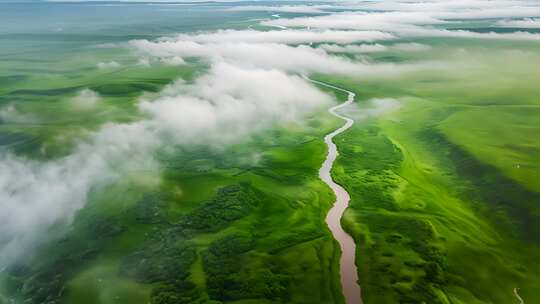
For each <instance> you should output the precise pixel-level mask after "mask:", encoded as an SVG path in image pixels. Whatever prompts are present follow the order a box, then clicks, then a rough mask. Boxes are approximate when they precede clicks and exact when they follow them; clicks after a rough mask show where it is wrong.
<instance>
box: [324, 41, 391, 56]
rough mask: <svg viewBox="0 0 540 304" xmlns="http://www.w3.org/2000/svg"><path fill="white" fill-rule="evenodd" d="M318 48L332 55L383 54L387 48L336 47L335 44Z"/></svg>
mask: <svg viewBox="0 0 540 304" xmlns="http://www.w3.org/2000/svg"><path fill="white" fill-rule="evenodd" d="M319 48H321V49H323V50H325V51H327V52H332V53H358V54H363V53H375V52H384V51H386V50H388V47H386V46H384V45H382V44H377V43H376V44H360V45H354V44H353V45H343V46H342V45H337V44H321V45H319Z"/></svg>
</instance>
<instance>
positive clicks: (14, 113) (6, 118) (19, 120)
mask: <svg viewBox="0 0 540 304" xmlns="http://www.w3.org/2000/svg"><path fill="white" fill-rule="evenodd" d="M36 122H38V119H37V117H35V116H34V115H32V114H26V113H21V112H20V111H19V110H17V108H16V107H15V106H14V105H12V104H10V105H7V106H4V107H2V108H0V123H14V124H26V123H36Z"/></svg>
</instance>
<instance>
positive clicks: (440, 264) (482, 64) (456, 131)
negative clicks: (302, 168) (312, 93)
mask: <svg viewBox="0 0 540 304" xmlns="http://www.w3.org/2000/svg"><path fill="white" fill-rule="evenodd" d="M466 42H467V41H465V43H466ZM432 43H433V44H434V45H437V41H434V42H432ZM461 44H464V42H461ZM439 47H440V46H439ZM489 47H490V46H489V45H487V46H482V47H480V46H475V45H468V48H467V51H468V52H469V53H468V54H470V56H468V58H470V57H474V56H475V54H477V52H482V50H483V49H484V48H489ZM497 47H498V48H500V49H498V51H497V52H491V53H490V56H487V58H482V59H480V57H479V56H478V57H476V58H477V60H476V61H475V64H476V65H475V69H474V70H473V71H471V70H472V69H470V70H468V69H467V68H464V69H463V70H460V71H455V70H452V71H451V72H449V73H446V74H438V75H434V74H433V75H430V74H424V75H414V76H412V77H410V78H409V77H408V80H407V81H392V82H388V81H382V80H381V81H370V80H368V81H366V80H362V79H359V80H355V79H344V78H323V77H321V78H322V79H325V80H326V81H328V82H332V83H335V84H337V85H341V86H342V87H345V88H348V89H349V90H354V91H355V92H356V93H357V95H358V96H359V98H358V109H355V110H354V111H352V110H351V111H350V112H349V113H346V114H349V115H350V116H352V117H356V118H357V124H356V125H355V126H354V127H353V129H352V130H351V131H349V132H347V133H346V134H343V135H341V136H340V138H339V139H338V146H339V148H340V149H341V154H340V157H339V158H338V165H336V167H335V169H334V171H333V175H334V177H335V178H336V180H338V181H339V182H340V183H341V184H342V185H344V186H345V188H347V189H348V190H349V191H350V192H351V193H352V206H351V207H352V208H351V209H350V210H348V211H347V214H346V218H345V219H344V221H343V223H344V224H345V225H346V227H347V228H348V231H350V232H351V233H353V234H354V235H355V238H356V240H357V241H358V243H359V246H358V248H357V263H358V264H359V272H360V274H359V275H360V282H361V286H362V290H363V297H364V300H365V301H366V303H397V302H400V303H421V302H424V303H513V302H516V301H517V299H516V298H515V295H514V294H513V289H514V288H516V287H517V288H519V293H520V295H521V296H522V297H523V298H525V299H527V301H528V302H535V301H538V294H539V292H540V290H539V289H538V286H540V271H539V269H538V267H537V266H536V265H535V263H536V262H535V261H536V260H537V259H538V258H539V257H540V247H539V246H538V244H539V243H538V241H539V239H538V235H539V232H540V225H539V224H538V223H539V218H538V217H539V214H538V212H537V211H536V210H537V206H538V202H539V201H540V194H539V192H538V190H539V188H538V177H537V174H538V172H539V170H538V169H539V167H538V155H539V153H538V149H539V148H540V141H539V139H538V137H537V136H535V135H534V134H538V133H539V132H540V125H539V124H538V123H539V122H540V121H539V120H538V117H539V116H538V114H539V112H538V110H539V109H540V100H538V96H539V95H538V93H540V92H539V91H538V87H537V86H536V85H534V84H533V83H532V82H531V83H528V82H524V81H521V78H519V77H520V76H519V75H528V76H530V77H531V79H534V78H538V71H536V69H534V68H532V67H530V66H529V65H527V63H526V62H525V60H523V57H522V56H515V57H511V56H510V60H511V62H509V64H508V65H505V66H511V67H512V68H511V69H510V68H509V69H505V66H496V65H493V64H492V60H497V56H506V57H505V58H507V59H506V60H508V53H509V52H511V51H512V48H513V46H500V45H498V46H497ZM451 48H452V46H451V45H450V43H448V42H446V43H445V45H444V48H443V49H440V50H439V49H436V51H437V52H432V53H439V54H440V53H444V52H447V53H449V52H450V51H451ZM529 55H530V56H533V58H531V57H529V58H528V60H538V58H537V57H536V56H537V55H533V54H532V53H531V54H529ZM401 59H402V60H411V58H407V57H406V56H402V58H401ZM463 60H464V59H463ZM467 60H470V59H467ZM468 63H469V64H471V62H468ZM455 64H456V66H458V67H465V64H464V63H463V62H460V61H457V62H455ZM491 86H493V87H491ZM385 99H386V102H385ZM388 99H392V102H393V103H391V104H392V105H393V106H392V107H386V108H385V107H382V106H381V105H384V104H385V103H386V104H388V103H389V102H388ZM380 109H383V110H380Z"/></svg>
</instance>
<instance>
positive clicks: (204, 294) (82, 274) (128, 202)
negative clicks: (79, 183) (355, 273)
mask: <svg viewBox="0 0 540 304" xmlns="http://www.w3.org/2000/svg"><path fill="white" fill-rule="evenodd" d="M335 123H336V121H334V120H328V121H325V120H321V119H319V118H315V117H314V118H311V119H309V120H308V121H307V122H306V124H303V125H291V126H288V127H287V128H286V129H275V130H271V131H269V132H268V133H267V134H261V135H260V136H257V137H255V138H253V139H251V140H249V141H248V142H246V143H242V144H239V145H236V146H233V147H230V148H227V149H225V150H222V149H218V150H215V149H213V148H208V147H203V146H201V147H190V148H183V147H178V148H177V149H169V150H168V152H167V153H159V155H158V156H157V158H158V159H159V161H160V162H162V163H163V165H164V167H165V168H166V169H165V170H164V171H163V173H162V176H161V178H162V182H161V183H160V184H156V183H152V182H149V180H151V179H152V177H151V176H148V177H145V176H140V174H141V173H137V174H138V175H139V176H136V177H132V178H130V179H129V180H127V181H126V182H125V183H121V184H118V185H114V186H110V187H109V188H108V189H106V191H103V192H100V193H95V194H93V195H92V196H91V197H92V199H91V202H90V203H89V204H88V205H87V206H86V207H85V208H84V209H83V210H82V211H81V212H79V214H78V215H77V218H76V219H75V220H74V222H73V227H72V229H71V230H70V232H69V233H68V234H67V235H63V236H62V237H61V238H60V239H58V240H53V241H50V242H48V243H47V244H46V245H44V246H42V248H40V249H39V250H38V251H37V252H38V254H37V255H36V256H35V257H34V258H33V259H31V260H27V261H24V262H22V263H21V264H20V265H16V266H13V267H11V268H10V269H7V270H6V272H5V274H6V275H5V278H4V282H5V284H4V286H5V289H6V294H9V295H11V296H13V297H15V298H19V299H21V300H22V301H27V303H112V302H116V303H149V302H150V303H160V304H161V303H209V302H214V303H221V302H227V303H231V302H234V303H250V302H252V303H264V302H273V303H306V302H309V303H340V302H342V296H341V294H340V293H339V290H340V288H339V285H338V284H339V283H338V282H339V279H338V274H337V273H335V272H333V271H335V269H337V262H338V256H339V255H338V254H339V251H338V249H337V248H338V247H337V246H336V244H335V243H334V241H333V239H332V237H331V235H330V234H329V232H328V231H327V229H326V228H325V227H326V226H325V223H324V217H325V215H326V212H327V210H328V208H329V207H330V203H331V201H332V195H331V193H330V191H329V190H328V189H327V188H326V187H325V186H324V184H322V182H320V181H319V180H318V178H317V171H318V167H319V165H320V163H321V162H322V158H323V157H324V151H325V147H324V144H323V143H322V141H321V140H320V138H321V137H322V135H323V134H324V133H325V132H327V131H328V130H331V129H332V128H333V127H334V126H335ZM291 130H294V132H291ZM171 151H172V152H171ZM134 174H135V173H134ZM142 174H143V175H144V173H142ZM158 185H159V186H158ZM134 187H135V188H134ZM112 202H114V203H112ZM305 290H310V292H309V293H306V292H305Z"/></svg>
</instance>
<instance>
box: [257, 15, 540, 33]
mask: <svg viewBox="0 0 540 304" xmlns="http://www.w3.org/2000/svg"><path fill="white" fill-rule="evenodd" d="M509 15H511V14H509ZM445 16H447V17H448V16H449V15H448V14H447V15H445ZM484 16H485V15H483V14H479V18H484ZM442 17H443V16H442V15H441V14H439V13H429V12H370V13H366V12H356V13H352V12H347V13H337V14H331V15H325V16H315V17H298V18H288V19H287V18H282V19H274V20H267V21H263V22H261V23H262V24H263V25H267V26H277V27H286V28H288V27H294V28H313V29H320V30H322V29H335V30H338V29H339V30H365V31H384V32H388V33H392V34H394V35H396V36H398V37H455V38H474V39H504V40H540V35H539V34H533V33H527V32H514V33H496V32H491V33H480V32H474V31H469V30H449V29H444V28H441V27H440V26H443V25H445V24H446V22H447V21H446V20H444V19H443V18H442ZM471 17H472V15H471ZM434 25H438V26H439V27H434Z"/></svg>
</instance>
